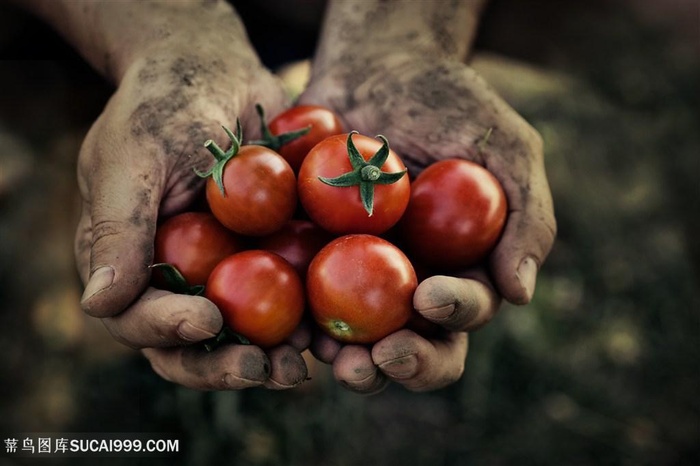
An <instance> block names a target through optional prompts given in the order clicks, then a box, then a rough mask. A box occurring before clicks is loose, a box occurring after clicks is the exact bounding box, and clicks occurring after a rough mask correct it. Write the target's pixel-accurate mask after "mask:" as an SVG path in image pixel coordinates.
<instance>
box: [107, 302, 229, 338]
mask: <svg viewBox="0 0 700 466" xmlns="http://www.w3.org/2000/svg"><path fill="white" fill-rule="evenodd" d="M102 322H103V323H104V324H105V326H106V327H107V329H108V330H109V332H110V333H111V334H112V336H113V337H114V339H115V340H117V341H119V342H121V343H122V344H124V345H127V346H129V347H131V348H135V349H140V348H147V347H168V346H176V345H184V344H191V343H195V342H198V341H202V340H206V339H208V338H213V337H215V336H216V334H217V333H218V332H219V331H220V330H221V327H222V325H223V320H222V318H221V313H220V312H219V310H218V309H217V307H216V306H215V305H214V303H212V302H211V301H209V300H208V299H205V298H203V297H201V296H185V295H179V294H173V293H170V292H167V291H163V290H158V289H155V288H148V289H147V290H146V292H145V293H144V294H143V296H141V297H140V298H139V299H138V301H136V302H135V303H134V304H133V305H132V306H131V307H129V308H128V309H126V310H125V311H124V312H122V313H120V314H117V315H116V316H114V317H107V318H104V319H102Z"/></svg>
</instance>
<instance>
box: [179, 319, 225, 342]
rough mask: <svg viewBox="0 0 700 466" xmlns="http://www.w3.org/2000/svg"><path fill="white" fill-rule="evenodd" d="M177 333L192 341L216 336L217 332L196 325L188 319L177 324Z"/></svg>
mask: <svg viewBox="0 0 700 466" xmlns="http://www.w3.org/2000/svg"><path fill="white" fill-rule="evenodd" d="M177 333H178V335H180V337H181V338H182V339H183V340H187V341H191V342H195V341H202V340H206V339H208V338H214V337H215V336H216V333H214V332H211V331H209V330H205V329H203V328H199V327H195V326H194V325H192V324H191V323H189V322H187V321H183V322H180V325H178V326H177Z"/></svg>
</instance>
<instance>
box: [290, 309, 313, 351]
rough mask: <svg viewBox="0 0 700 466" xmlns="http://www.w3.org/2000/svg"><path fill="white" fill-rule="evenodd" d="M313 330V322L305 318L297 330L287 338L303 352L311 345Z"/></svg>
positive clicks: (294, 346) (295, 347)
mask: <svg viewBox="0 0 700 466" xmlns="http://www.w3.org/2000/svg"><path fill="white" fill-rule="evenodd" d="M312 332H313V329H312V325H311V322H309V320H308V319H306V318H304V319H302V321H301V323H300V324H299V326H298V327H297V328H296V330H294V332H293V333H292V334H291V335H290V336H289V338H287V343H289V345H291V346H292V347H293V348H294V349H296V350H297V352H299V353H301V352H302V351H304V350H305V349H307V348H308V347H309V346H310V345H311V339H312Z"/></svg>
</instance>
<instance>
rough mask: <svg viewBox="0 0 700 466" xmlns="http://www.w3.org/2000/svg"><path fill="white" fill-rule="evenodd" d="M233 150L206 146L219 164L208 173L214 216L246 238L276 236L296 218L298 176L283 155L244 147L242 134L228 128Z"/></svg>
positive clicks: (268, 150) (206, 144)
mask: <svg viewBox="0 0 700 466" xmlns="http://www.w3.org/2000/svg"><path fill="white" fill-rule="evenodd" d="M226 131H227V133H228V135H229V137H230V138H231V142H232V145H231V148H230V149H229V150H228V151H226V152H224V151H223V150H221V148H219V147H218V146H217V145H216V143H214V142H213V141H211V140H209V141H207V142H206V143H205V146H206V147H207V148H208V149H209V150H210V151H211V152H212V154H214V156H215V157H216V159H217V163H216V164H215V165H214V167H213V168H212V169H211V170H210V171H209V172H207V173H200V176H209V175H211V176H210V177H209V178H208V179H207V185H206V195H207V202H208V204H209V207H210V209H211V211H212V213H213V214H214V216H215V217H216V218H217V219H218V220H219V221H220V222H221V223H222V224H223V225H224V226H226V227H227V228H229V229H230V230H232V231H235V232H236V233H240V234H243V235H251V236H259V235H266V234H269V233H272V232H273V231H275V230H278V229H279V228H281V227H282V225H284V224H285V223H286V222H287V221H288V220H289V219H291V218H292V215H293V214H294V210H295V209H296V204H297V193H296V177H295V176H294V172H293V171H292V168H291V167H290V166H289V164H288V163H287V161H285V160H284V159H283V158H282V157H281V156H280V155H279V154H277V153H276V152H274V151H273V150H271V149H268V148H266V147H262V146H256V145H244V146H241V145H240V140H241V131H240V124H239V125H238V135H234V134H232V133H231V131H230V130H228V129H226Z"/></svg>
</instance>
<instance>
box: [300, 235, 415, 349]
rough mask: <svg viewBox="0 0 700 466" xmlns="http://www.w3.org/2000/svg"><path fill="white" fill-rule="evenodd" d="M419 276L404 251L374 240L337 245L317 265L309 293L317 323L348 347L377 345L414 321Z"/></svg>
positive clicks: (351, 238) (357, 238)
mask: <svg viewBox="0 0 700 466" xmlns="http://www.w3.org/2000/svg"><path fill="white" fill-rule="evenodd" d="M417 286H418V280H417V279H416V274H415V272H414V270H413V267H412V266H411V263H410V262H409V260H408V258H407V257H406V256H405V255H404V253H403V252H401V250H399V248H397V247H396V246H394V245H393V244H391V243H389V242H388V241H386V240H384V239H382V238H379V237H377V236H372V235H347V236H342V237H340V238H337V239H335V240H333V241H332V242H331V243H329V244H328V245H327V246H325V247H324V248H323V249H321V251H320V252H319V253H318V254H317V255H316V257H315V258H314V259H313V261H311V265H310V266H309V271H308V273H307V276H306V293H307V297H308V300H309V308H310V309H311V314H312V316H313V318H314V320H315V321H316V322H317V323H318V325H319V326H320V327H321V329H323V330H324V331H325V332H326V333H328V334H329V335H330V336H331V337H333V338H335V339H336V340H339V341H341V342H346V343H374V342H377V341H379V340H380V339H382V338H384V337H386V336H387V335H389V334H391V333H393V332H395V331H397V330H399V329H401V328H402V327H403V326H404V325H405V324H406V323H407V322H408V320H409V319H410V318H411V315H412V313H413V312H414V311H413V293H414V291H415V290H416V287H417Z"/></svg>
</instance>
